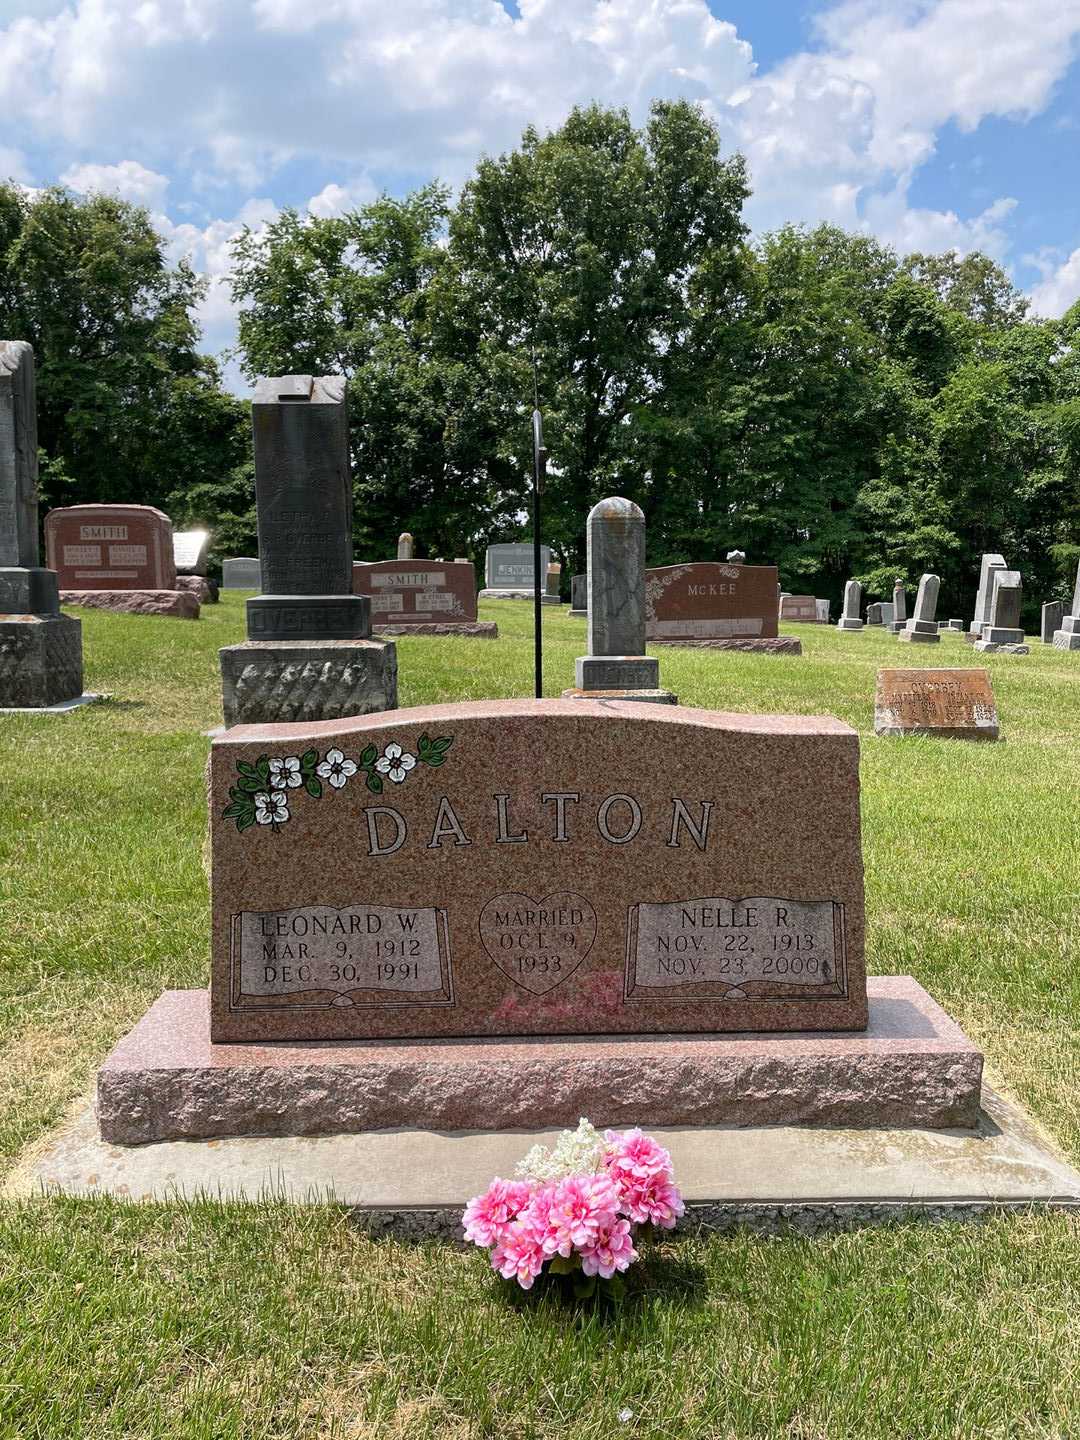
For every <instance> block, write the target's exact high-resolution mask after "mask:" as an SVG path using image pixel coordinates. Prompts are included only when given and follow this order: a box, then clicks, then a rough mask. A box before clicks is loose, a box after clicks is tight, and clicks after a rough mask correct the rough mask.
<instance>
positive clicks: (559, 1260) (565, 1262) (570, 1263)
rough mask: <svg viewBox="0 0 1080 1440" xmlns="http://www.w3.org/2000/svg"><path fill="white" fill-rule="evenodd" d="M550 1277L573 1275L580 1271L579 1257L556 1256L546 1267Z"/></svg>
mask: <svg viewBox="0 0 1080 1440" xmlns="http://www.w3.org/2000/svg"><path fill="white" fill-rule="evenodd" d="M548 1269H549V1270H550V1271H551V1273H552V1275H573V1274H574V1272H575V1271H576V1270H580V1269H581V1256H580V1255H556V1256H555V1258H554V1259H553V1260H552V1262H551V1264H550V1265H549V1266H548Z"/></svg>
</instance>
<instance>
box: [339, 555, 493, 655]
mask: <svg viewBox="0 0 1080 1440" xmlns="http://www.w3.org/2000/svg"><path fill="white" fill-rule="evenodd" d="M352 579H353V592H354V593H355V594H357V595H366V596H367V597H368V599H369V600H370V602H371V625H372V629H373V630H376V631H377V632H378V633H379V634H380V635H473V636H478V637H482V638H486V639H489V640H494V639H496V638H497V637H498V634H499V627H498V626H497V625H496V624H495V622H494V621H493V620H477V618H476V575H475V573H474V571H473V567H472V562H471V561H469V560H377V561H375V562H374V563H373V564H360V563H356V562H354V564H353V567H352Z"/></svg>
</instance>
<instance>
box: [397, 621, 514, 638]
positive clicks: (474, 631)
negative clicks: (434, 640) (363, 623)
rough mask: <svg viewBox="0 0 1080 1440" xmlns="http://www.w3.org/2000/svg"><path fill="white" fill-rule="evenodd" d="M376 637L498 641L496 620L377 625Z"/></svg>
mask: <svg viewBox="0 0 1080 1440" xmlns="http://www.w3.org/2000/svg"><path fill="white" fill-rule="evenodd" d="M375 633H376V635H388V636H390V637H391V638H392V639H394V640H396V639H397V638H398V637H399V636H401V635H471V636H473V637H474V638H475V639H477V640H497V639H498V638H499V627H498V625H497V624H496V623H495V621H494V620H421V621H420V622H419V623H418V624H416V625H380V624H378V623H376V625H375Z"/></svg>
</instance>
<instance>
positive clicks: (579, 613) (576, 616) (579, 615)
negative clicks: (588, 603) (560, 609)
mask: <svg viewBox="0 0 1080 1440" xmlns="http://www.w3.org/2000/svg"><path fill="white" fill-rule="evenodd" d="M566 613H567V615H569V616H570V619H571V620H587V619H588V618H589V612H588V611H587V610H568V611H567V612H566Z"/></svg>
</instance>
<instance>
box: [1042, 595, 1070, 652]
mask: <svg viewBox="0 0 1080 1440" xmlns="http://www.w3.org/2000/svg"><path fill="white" fill-rule="evenodd" d="M1064 618H1065V606H1064V605H1063V604H1062V602H1061V601H1060V600H1048V601H1047V603H1046V604H1045V605H1044V606H1043V607H1042V617H1041V622H1042V623H1041V635H1042V643H1043V644H1044V645H1053V643H1054V631H1055V630H1060V629H1061V622H1062V620H1064Z"/></svg>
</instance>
